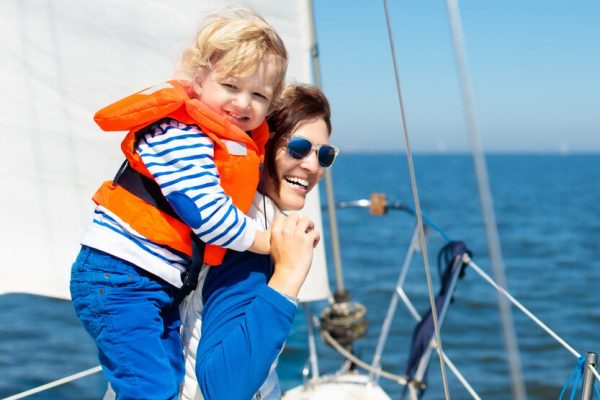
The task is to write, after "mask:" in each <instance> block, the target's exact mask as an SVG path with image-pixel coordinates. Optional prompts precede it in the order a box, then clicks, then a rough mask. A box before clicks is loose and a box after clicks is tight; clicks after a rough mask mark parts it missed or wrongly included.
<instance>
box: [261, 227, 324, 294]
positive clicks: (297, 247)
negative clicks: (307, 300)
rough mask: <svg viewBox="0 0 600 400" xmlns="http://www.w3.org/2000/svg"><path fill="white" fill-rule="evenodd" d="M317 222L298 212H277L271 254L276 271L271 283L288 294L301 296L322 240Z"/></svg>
mask: <svg viewBox="0 0 600 400" xmlns="http://www.w3.org/2000/svg"><path fill="white" fill-rule="evenodd" d="M320 237H321V236H320V233H319V232H318V231H317V230H316V229H315V227H314V224H313V222H312V221H311V220H310V219H308V218H305V217H300V216H298V215H290V216H289V217H286V216H284V215H277V216H276V217H275V220H274V221H273V223H272V224H271V257H272V258H273V262H274V263H275V272H274V273H273V276H272V277H271V279H270V280H269V286H270V287H272V288H273V289H275V290H277V291H278V292H280V293H283V294H285V295H288V296H293V297H295V296H297V295H298V292H299V291H300V287H301V286H302V284H303V283H304V280H305V279H306V275H307V274H308V271H309V269H310V265H311V263H312V258H313V247H314V246H316V244H317V243H318V242H319V240H320Z"/></svg>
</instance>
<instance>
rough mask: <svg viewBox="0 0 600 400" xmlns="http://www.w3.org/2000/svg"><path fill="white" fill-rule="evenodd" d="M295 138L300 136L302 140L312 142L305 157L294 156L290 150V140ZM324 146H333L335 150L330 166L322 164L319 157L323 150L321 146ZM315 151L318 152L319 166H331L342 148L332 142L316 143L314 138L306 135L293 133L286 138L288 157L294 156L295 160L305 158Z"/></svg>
mask: <svg viewBox="0 0 600 400" xmlns="http://www.w3.org/2000/svg"><path fill="white" fill-rule="evenodd" d="M294 138H298V139H302V140H306V141H307V142H308V143H310V146H311V147H310V150H309V151H308V153H306V155H304V156H303V157H300V158H297V157H296V156H294V155H293V154H292V153H291V152H290V147H289V145H290V141H291V140H292V139H294ZM323 147H329V148H332V149H333V151H334V155H333V161H332V162H331V164H329V165H328V166H325V165H323V164H321V160H320V159H319V151H320V150H321V148H323ZM313 151H314V152H315V153H316V154H317V160H318V162H319V166H320V167H322V168H331V166H332V165H333V164H334V163H335V160H336V158H337V156H338V154H340V149H339V148H338V147H336V146H333V145H331V144H314V143H313V142H312V140H310V139H307V138H305V137H304V136H296V135H292V136H290V137H289V138H287V139H286V141H285V153H286V154H287V156H288V157H291V158H293V159H294V160H298V161H299V160H304V159H305V158H306V157H308V156H309V155H310V154H311V153H312V152H313Z"/></svg>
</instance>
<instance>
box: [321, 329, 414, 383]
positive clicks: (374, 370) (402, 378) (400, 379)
mask: <svg viewBox="0 0 600 400" xmlns="http://www.w3.org/2000/svg"><path fill="white" fill-rule="evenodd" d="M321 334H322V335H323V339H325V341H326V342H327V343H329V344H330V345H331V346H332V347H333V348H334V349H336V350H337V351H338V353H340V354H341V355H342V356H344V357H345V358H346V359H347V360H349V361H351V362H353V363H354V364H356V365H358V366H359V367H361V368H363V369H365V370H367V371H369V372H372V373H374V374H377V375H380V376H382V377H384V378H386V379H389V380H391V381H394V382H396V383H398V384H400V385H403V386H405V385H406V384H407V380H406V376H404V375H396V374H392V373H391V372H386V371H383V370H382V369H380V368H373V367H371V366H370V365H369V364H367V363H366V362H364V361H362V360H361V359H359V358H357V357H356V356H355V355H354V354H352V353H350V352H349V351H348V350H346V349H345V348H344V347H343V346H342V345H341V344H339V343H338V342H337V340H335V339H334V338H333V337H332V336H331V334H330V333H329V332H327V331H325V330H323V331H321Z"/></svg>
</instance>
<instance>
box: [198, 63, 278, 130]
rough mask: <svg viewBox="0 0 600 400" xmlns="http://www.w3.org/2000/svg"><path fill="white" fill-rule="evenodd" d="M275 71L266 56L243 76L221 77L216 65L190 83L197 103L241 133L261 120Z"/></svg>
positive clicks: (267, 106)
mask: <svg viewBox="0 0 600 400" xmlns="http://www.w3.org/2000/svg"><path fill="white" fill-rule="evenodd" d="M278 73H279V68H278V64H277V62H276V61H275V58H274V57H271V56H268V57H265V59H264V60H263V61H262V62H261V63H260V64H259V65H258V67H257V68H256V69H255V70H254V72H253V73H252V74H250V75H245V76H231V75H229V76H221V74H220V73H219V63H217V64H216V65H215V68H213V69H212V70H206V71H204V72H203V73H202V74H200V75H199V76H198V77H197V78H196V79H195V80H194V90H195V92H196V95H197V98H198V100H201V101H202V102H203V103H204V104H206V105H207V106H208V107H210V108H211V109H212V110H213V111H216V112H217V113H219V114H220V115H222V116H223V117H225V118H226V119H227V120H228V121H230V122H232V123H233V124H234V125H237V126H238V127H239V128H240V129H242V130H244V131H250V130H252V129H255V128H258V126H259V125H260V124H261V123H262V122H263V121H264V120H265V118H266V116H267V114H268V112H269V107H270V106H271V102H272V100H273V94H274V92H275V86H276V84H277V78H278Z"/></svg>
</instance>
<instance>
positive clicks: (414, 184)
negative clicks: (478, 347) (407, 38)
mask: <svg viewBox="0 0 600 400" xmlns="http://www.w3.org/2000/svg"><path fill="white" fill-rule="evenodd" d="M383 8H384V10H385V21H386V25H387V33H388V39H389V44H390V52H391V56H392V65H393V67H394V78H395V81H396V92H397V95H398V104H399V106H400V116H401V118H402V132H403V136H404V144H405V147H406V158H407V161H408V170H409V172H410V183H411V188H412V194H413V202H414V204H415V216H416V217H417V227H418V230H419V244H420V246H421V252H422V255H423V266H424V269H425V277H426V280H427V291H428V292H429V304H430V306H431V315H432V317H433V318H432V319H433V329H434V332H435V341H436V345H437V346H436V348H437V352H438V356H439V357H438V358H439V360H440V370H441V374H442V382H443V385H444V396H445V398H446V400H449V399H450V392H449V390H448V378H447V377H446V366H445V363H444V356H443V348H442V338H441V335H440V328H439V324H438V315H437V309H436V306H435V296H434V294H433V284H432V282H431V273H430V269H429V259H428V256H427V243H426V241H425V231H424V228H423V218H422V216H421V205H420V202H419V193H418V191H417V180H416V177H415V170H414V165H413V160H412V153H411V150H410V145H409V140H408V129H407V126H406V114H405V112H404V103H403V101H402V91H401V90H400V77H399V73H398V66H397V64H396V50H395V46H394V38H393V35H392V27H391V23H390V13H389V11H388V6H387V0H383Z"/></svg>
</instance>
